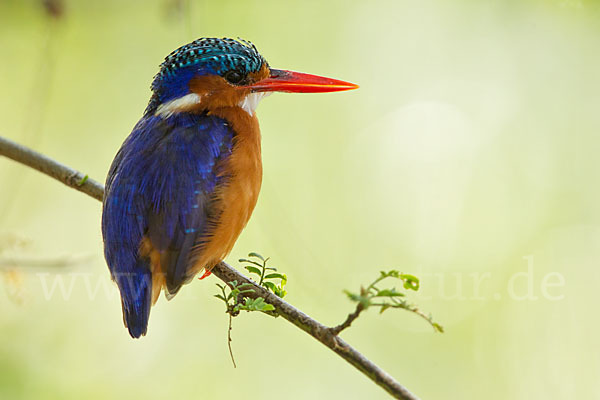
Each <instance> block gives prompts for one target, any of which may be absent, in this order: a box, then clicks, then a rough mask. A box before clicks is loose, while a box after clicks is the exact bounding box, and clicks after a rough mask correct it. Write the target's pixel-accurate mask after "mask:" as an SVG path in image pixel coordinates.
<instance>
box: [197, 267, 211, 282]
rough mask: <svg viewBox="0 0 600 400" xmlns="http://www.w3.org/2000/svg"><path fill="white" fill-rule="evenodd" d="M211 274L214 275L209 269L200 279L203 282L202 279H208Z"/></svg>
mask: <svg viewBox="0 0 600 400" xmlns="http://www.w3.org/2000/svg"><path fill="white" fill-rule="evenodd" d="M210 274H212V272H210V270H209V269H205V270H204V274H202V276H201V277H200V278H198V279H200V280H202V279H204V278H206V277H207V276H209V275H210Z"/></svg>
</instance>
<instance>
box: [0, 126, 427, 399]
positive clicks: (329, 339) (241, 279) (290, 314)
mask: <svg viewBox="0 0 600 400" xmlns="http://www.w3.org/2000/svg"><path fill="white" fill-rule="evenodd" d="M0 155H4V156H6V157H9V158H11V159H13V160H15V161H17V162H20V163H22V164H25V165H28V166H30V167H32V168H34V169H37V170H38V171H40V172H43V173H45V174H47V175H49V176H51V177H53V178H55V179H57V180H59V181H61V182H63V183H64V184H65V185H67V186H70V187H72V188H73V189H76V190H79V191H80V192H83V193H85V194H87V195H89V196H91V197H93V198H95V199H96V200H100V201H101V200H102V197H103V193H104V188H103V187H102V185H100V184H99V183H97V182H95V181H93V180H91V179H87V180H84V177H85V176H86V175H84V174H81V173H80V172H77V171H75V170H73V169H71V168H69V167H66V166H64V165H62V164H60V163H58V162H56V161H54V160H52V159H50V158H48V157H46V156H44V155H42V154H40V153H37V152H35V151H33V150H30V149H28V148H26V147H24V146H21V145H19V144H17V143H14V142H12V141H10V140H7V139H4V138H2V137H0ZM212 272H213V274H214V275H215V276H217V277H218V278H219V279H221V280H222V281H223V282H225V283H228V282H232V281H237V282H238V285H239V284H242V283H248V284H250V285H252V286H253V289H254V291H253V292H250V293H246V294H245V295H246V296H248V297H250V298H258V297H262V298H263V299H264V300H265V302H267V303H269V304H271V305H273V306H274V307H275V311H276V312H277V314H279V315H281V316H282V317H283V318H285V319H286V320H288V321H289V322H291V323H292V324H294V325H296V326H297V327H298V328H300V329H302V330H303V331H304V332H306V333H308V334H309V335H311V336H312V337H314V338H315V339H317V340H318V341H319V342H321V343H323V344H324V345H325V346H327V347H329V348H330V349H331V350H333V351H334V352H335V353H336V354H338V355H339V356H340V357H342V358H343V359H344V360H346V361H347V362H348V363H350V364H352V365H353V366H354V367H355V368H357V369H358V370H359V371H361V372H362V373H363V374H365V375H366V376H367V377H368V378H369V379H370V380H372V381H373V382H375V383H376V384H377V385H379V386H381V387H382V388H383V389H384V390H386V391H387V392H388V393H389V394H391V395H392V396H393V397H394V398H396V399H403V400H418V397H416V396H415V395H414V394H412V393H411V392H409V391H408V389H406V388H405V387H404V386H402V385H401V384H400V383H399V382H397V381H396V380H395V379H394V378H393V377H392V376H390V375H389V374H388V373H387V372H385V371H384V370H382V369H381V368H379V367H378V366H377V365H375V364H374V363H373V362H372V361H370V360H369V359H367V358H366V357H365V356H363V355H362V354H361V353H359V352H358V351H356V350H355V349H354V348H353V347H352V346H350V345H349V344H348V343H346V342H345V341H344V340H343V339H342V338H340V337H339V336H337V335H335V334H333V333H332V329H335V328H329V327H327V326H325V325H323V324H321V323H320V322H319V321H316V320H314V319H312V318H311V317H309V316H308V315H306V314H305V313H303V312H302V311H300V310H298V309H297V308H296V307H294V306H292V305H291V304H288V303H287V302H285V301H284V300H282V299H281V298H279V297H277V296H276V295H274V294H273V293H271V292H269V291H267V290H265V289H264V288H262V287H261V286H258V285H257V284H256V283H255V282H254V281H252V280H251V279H249V278H247V277H246V276H244V275H242V274H241V273H239V272H238V271H237V270H235V269H234V268H232V267H231V266H230V265H228V264H226V263H225V262H223V261H221V262H220V263H219V264H217V265H216V266H215V267H214V269H213V270H212Z"/></svg>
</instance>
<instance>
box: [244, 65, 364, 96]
mask: <svg viewBox="0 0 600 400" xmlns="http://www.w3.org/2000/svg"><path fill="white" fill-rule="evenodd" d="M250 88H251V89H252V91H253V92H288V93H324V92H340V91H342V90H352V89H357V88H358V85H355V84H354V83H349V82H344V81H339V80H337V79H331V78H325V77H324V76H318V75H310V74H304V73H302V72H294V71H286V70H282V69H272V70H271V75H270V76H269V77H268V78H266V79H263V80H262V81H259V82H256V83H255V84H254V85H251V86H250Z"/></svg>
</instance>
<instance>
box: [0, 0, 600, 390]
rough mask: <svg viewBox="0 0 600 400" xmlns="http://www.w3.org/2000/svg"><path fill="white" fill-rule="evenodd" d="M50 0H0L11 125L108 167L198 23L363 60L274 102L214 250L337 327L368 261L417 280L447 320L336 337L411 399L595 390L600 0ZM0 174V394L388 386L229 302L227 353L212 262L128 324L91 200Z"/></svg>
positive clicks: (319, 66) (45, 182)
mask: <svg viewBox="0 0 600 400" xmlns="http://www.w3.org/2000/svg"><path fill="white" fill-rule="evenodd" d="M57 4H58V5H60V3H58V2H51V5H54V6H56V5H57ZM62 5H63V7H62V8H61V7H54V6H53V7H50V10H49V11H48V8H44V7H43V6H42V3H41V2H38V1H11V0H3V1H0V94H1V95H0V121H1V123H0V135H2V136H6V137H8V138H11V139H13V140H16V141H19V142H21V143H23V144H25V145H28V146H31V147H33V148H35V149H37V150H39V151H41V152H43V153H45V154H47V155H49V156H51V157H53V158H56V159H58V160H60V161H62V162H64V163H66V164H68V165H70V166H72V167H74V168H77V169H80V170H82V171H84V172H85V173H87V174H89V176H90V177H92V178H95V179H98V180H100V181H103V180H104V178H105V176H106V173H107V170H108V166H109V164H110V162H111V160H112V158H113V156H114V154H115V152H116V151H117V149H118V147H119V146H120V144H121V142H122V141H123V140H124V138H125V137H126V135H127V134H128V133H129V132H130V130H131V128H132V127H133V125H134V124H135V123H136V121H137V120H138V118H139V117H140V116H141V115H142V112H143V110H144V108H145V105H146V103H147V101H148V99H149V96H150V91H149V84H150V81H151V79H152V77H153V75H154V74H155V73H156V72H157V70H158V64H159V63H160V62H161V61H162V59H163V58H164V56H166V55H167V54H168V53H169V52H170V51H171V50H173V49H174V48H176V47H178V46H180V45H182V44H185V43H187V42H189V41H191V40H193V39H195V38H197V37H201V36H231V37H237V36H239V37H242V38H246V39H249V40H251V41H253V42H254V43H255V44H256V46H257V47H258V49H259V50H260V51H261V52H262V54H263V55H264V56H265V57H266V58H267V60H268V61H269V62H270V64H271V65H272V66H274V67H278V68H286V69H294V70H299V71H306V72H311V73H315V74H321V75H326V76H332V77H336V78H340V79H344V80H348V81H352V82H356V83H358V84H360V85H361V88H360V90H357V91H353V92H347V93H336V94H326V95H291V94H278V95H275V96H272V97H270V98H268V99H267V100H265V101H263V102H262V104H261V105H260V107H259V109H258V114H259V118H260V121H261V127H262V132H263V153H264V167H265V168H264V169H265V178H264V186H263V190H262V193H261V197H260V199H259V204H258V207H257V209H256V211H255V213H254V216H253V218H252V220H251V221H250V223H249V225H248V227H247V229H246V230H245V232H244V233H243V234H242V236H241V238H240V240H239V241H238V243H237V245H236V247H235V249H234V251H233V252H232V254H231V256H230V257H229V259H228V261H230V262H231V263H234V264H236V260H237V259H238V258H239V257H242V256H244V255H245V254H247V253H248V252H250V251H257V252H260V253H262V254H264V255H267V256H270V257H271V259H272V265H273V266H276V267H278V268H279V269H280V270H281V271H283V272H286V273H287V275H288V277H289V284H288V292H289V294H288V296H287V297H286V299H287V300H288V301H290V302H291V303H292V304H294V305H296V306H297V307H299V308H301V309H302V310H304V311H305V312H307V313H309V314H310V315H312V316H313V317H315V318H317V319H318V320H320V321H322V322H323V323H326V324H330V325H333V324H336V323H339V322H341V320H342V319H343V318H344V317H345V315H346V314H347V313H348V312H349V311H351V310H352V307H353V306H352V304H351V303H350V302H349V301H348V300H347V299H346V298H345V296H344V294H343V293H342V290H343V289H357V288H358V287H359V286H360V285H361V284H365V283H368V282H369V281H371V280H372V279H373V278H374V277H375V276H377V274H378V271H379V270H381V269H391V268H394V269H399V270H402V271H404V272H409V273H413V274H416V275H418V276H419V277H421V280H422V290H421V291H419V292H418V293H417V294H415V295H413V296H412V297H411V300H412V301H414V302H416V303H418V304H419V305H420V307H421V308H422V309H423V310H425V311H426V312H431V313H432V314H433V316H434V318H435V319H436V320H437V321H438V322H440V323H441V324H442V325H444V327H445V328H446V333H444V334H435V333H433V331H432V329H431V327H430V326H429V325H427V323H425V322H424V321H423V320H421V319H419V318H418V317H416V316H415V315H412V314H409V313H406V312H402V311H399V312H394V311H388V312H386V313H385V314H383V315H378V314H377V313H376V312H374V311H371V312H368V313H366V314H365V315H364V316H362V317H361V318H360V319H359V320H358V321H357V322H356V323H355V324H354V325H353V326H352V328H351V329H349V330H348V331H347V332H344V333H343V337H344V338H345V339H347V340H348V341H349V342H350V343H352V344H353V345H355V346H356V347H357V348H358V349H359V350H360V351H362V352H363V353H364V354H365V355H366V356H367V357H369V358H370V359H372V360H373V361H374V362H376V363H377V364H379V365H381V366H382V367H383V368H384V369H386V370H387V371H389V372H390V373H391V374H392V375H393V376H395V377H396V378H397V379H398V380H399V381H400V382H402V383H403V384H404V385H406V386H407V387H408V388H410V389H411V390H412V391H414V392H415V393H416V394H418V395H420V396H421V397H422V398H423V399H482V398H485V399H507V398H522V399H534V398H535V399H538V398H539V399H565V398H577V399H592V398H600V385H598V377H599V376H600V351H599V339H598V338H599V337H600V335H599V334H598V330H599V328H600V324H599V323H598V318H597V307H596V305H597V304H598V302H599V300H600V295H599V294H598V293H599V291H598V289H597V288H598V285H599V284H600V272H599V271H600V269H599V268H598V267H599V257H600V206H599V204H600V190H599V189H598V182H599V181H600V168H599V167H598V165H599V163H600V161H599V158H598V154H599V153H600V136H599V135H598V133H599V130H600V83H599V81H600V78H599V71H600V51H599V50H600V19H599V18H600V12H599V9H598V6H597V3H595V2H592V1H589V2H588V1H578V0H547V1H533V0H530V1H528V0H521V1H481V2H474V1H460V0H456V1H443V0H425V1H408V0H400V1H398V0H394V1H383V0H373V1H368V2H367V1H360V2H359V1H327V2H316V1H290V2H281V1H272V0H260V1H232V0H221V1H212V2H209V1H192V0H190V1H175V0H164V1H141V0H140V1H119V0H106V1H102V2H96V1H69V0H65V1H64V2H63V4H62ZM0 182H1V186H0V251H1V253H0V260H1V265H0V268H1V275H0V278H2V283H1V284H0V289H1V291H0V339H1V340H0V398H2V399H34V398H35V399H65V398H87V399H106V398H128V399H158V398H203V399H227V398H234V397H235V398H244V399H247V400H250V399H275V398H286V399H309V398H315V399H327V398H330V399H385V398H387V395H386V394H385V392H383V391H382V390H381V389H380V388H378V387H377V386H375V385H374V384H373V383H372V382H370V381H369V380H367V379H366V378H365V377H363V376H362V375H360V374H359V373H358V372H357V371H356V370H354V369H353V368H352V367H350V366H349V365H347V364H346V363H345V362H343V361H342V360H341V359H339V358H338V357H337V356H335V355H334V354H333V353H332V352H330V351H329V350H327V349H325V348H324V347H322V346H321V345H320V344H319V343H317V342H316V341H314V340H313V339H312V338H310V337H309V336H307V335H305V334H304V333H302V332H301V331H299V330H298V329H296V328H295V327H293V326H292V325H290V324H288V323H286V322H285V321H283V320H281V319H273V318H270V317H268V316H265V315H254V314H252V315H250V314H243V315H241V316H240V317H239V318H236V319H234V321H233V324H234V325H233V350H234V353H235V355H236V360H237V364H238V367H237V369H234V368H233V367H232V365H231V360H230V358H229V354H228V350H227V345H226V333H227V317H226V314H224V310H223V308H224V306H223V304H222V303H220V302H219V301H217V300H216V299H215V298H213V297H212V295H213V294H215V293H216V287H215V285H214V284H215V283H216V282H217V280H216V278H214V277H213V278H209V279H206V280H204V281H201V282H199V281H194V282H193V283H192V284H190V285H188V286H186V287H185V288H184V289H183V290H182V291H181V292H180V294H179V295H178V296H177V297H176V298H175V299H174V300H173V301H171V302H168V303H167V301H166V300H165V299H164V298H161V299H160V300H159V302H158V304H157V306H156V307H155V308H154V309H153V312H152V316H151V320H150V327H149V334H148V336H147V337H145V338H143V339H141V340H137V341H135V340H132V339H130V337H129V335H128V334H127V332H126V330H125V329H124V327H123V325H122V320H121V310H120V303H119V298H118V296H117V292H116V289H115V288H114V286H113V285H112V283H111V281H110V279H109V274H108V271H107V268H106V265H105V263H104V260H103V256H102V240H101V236H100V204H99V203H98V202H97V201H95V200H92V199H90V198H88V197H87V196H84V195H82V194H80V193H77V192H75V191H73V190H69V189H67V188H66V187H64V186H62V185H60V184H58V183H57V182H55V181H53V180H50V179H48V178H46V177H44V176H42V175H41V174H39V173H37V172H35V171H31V170H29V169H27V168H25V167H23V166H20V165H16V164H14V163H12V162H10V161H8V160H5V159H0ZM61 285H62V286H61Z"/></svg>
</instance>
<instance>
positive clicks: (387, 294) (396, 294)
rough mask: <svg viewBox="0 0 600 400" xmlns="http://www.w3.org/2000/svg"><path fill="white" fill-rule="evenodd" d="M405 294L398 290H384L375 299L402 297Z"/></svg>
mask: <svg viewBox="0 0 600 400" xmlns="http://www.w3.org/2000/svg"><path fill="white" fill-rule="evenodd" d="M402 296H405V294H404V293H400V292H397V291H396V289H383V290H380V291H378V292H377V293H376V294H375V296H373V297H402Z"/></svg>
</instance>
